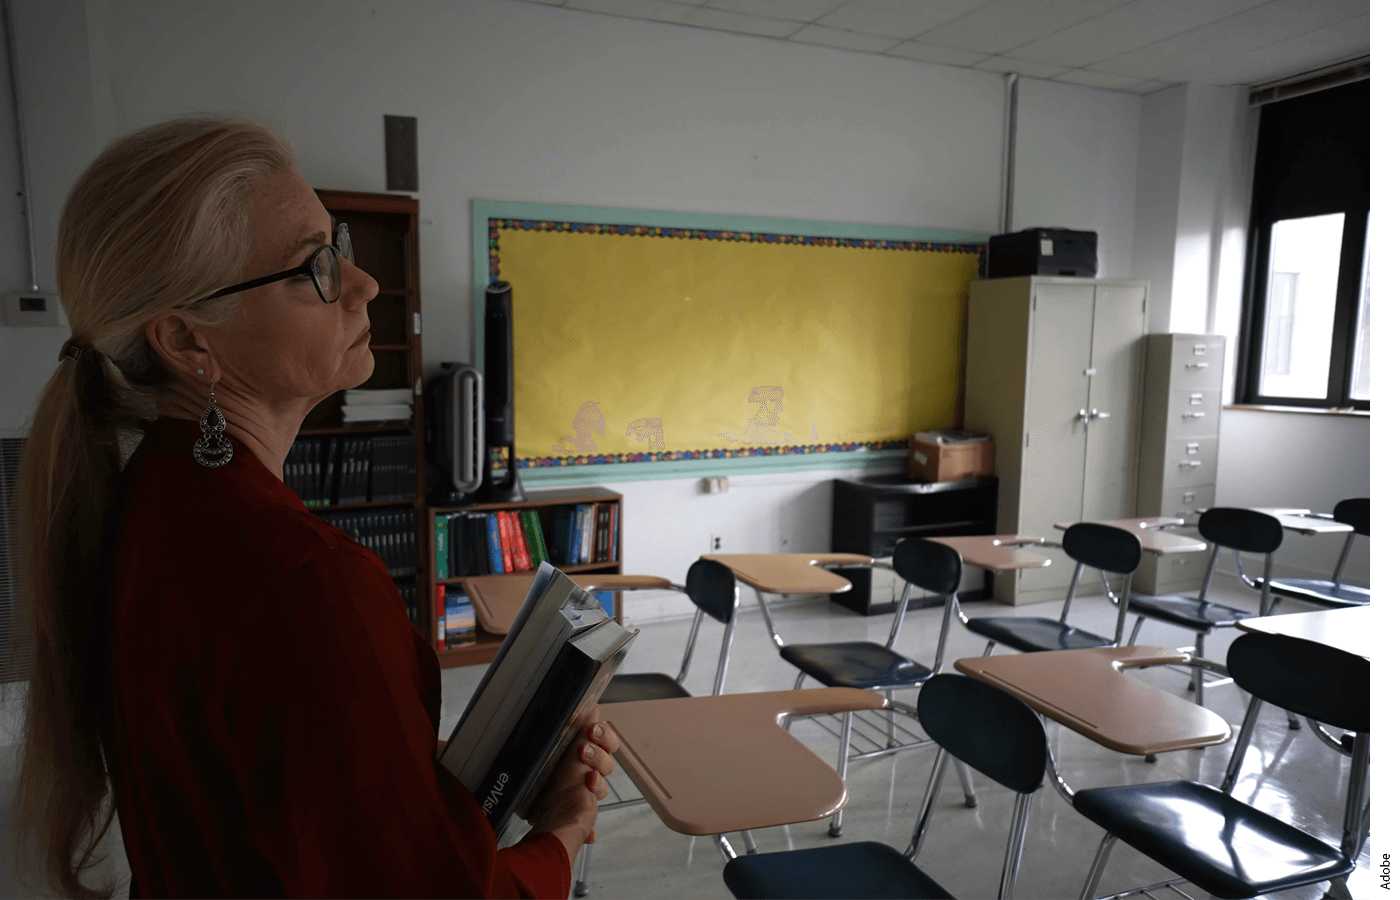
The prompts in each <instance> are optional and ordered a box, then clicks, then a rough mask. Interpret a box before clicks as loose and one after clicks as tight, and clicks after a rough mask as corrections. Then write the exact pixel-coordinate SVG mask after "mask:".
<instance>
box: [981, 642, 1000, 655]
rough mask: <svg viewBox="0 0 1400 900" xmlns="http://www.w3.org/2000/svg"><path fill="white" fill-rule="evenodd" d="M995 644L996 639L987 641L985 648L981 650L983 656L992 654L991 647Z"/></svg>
mask: <svg viewBox="0 0 1400 900" xmlns="http://www.w3.org/2000/svg"><path fill="white" fill-rule="evenodd" d="M996 645H997V642H996V641H987V649H985V650H983V651H982V655H983V656H991V655H992V648H993V647H995V646H996Z"/></svg>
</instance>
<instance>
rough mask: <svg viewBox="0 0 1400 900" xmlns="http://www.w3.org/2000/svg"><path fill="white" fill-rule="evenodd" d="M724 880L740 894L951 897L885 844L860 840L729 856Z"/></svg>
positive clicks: (915, 866)
mask: <svg viewBox="0 0 1400 900" xmlns="http://www.w3.org/2000/svg"><path fill="white" fill-rule="evenodd" d="M724 883H725V886H726V887H728V888H729V890H730V892H731V893H733V894H734V896H735V897H739V898H754V900H757V898H780V897H792V898H813V900H815V898H837V897H852V898H854V897H870V898H876V897H880V898H887V897H888V898H895V897H934V898H939V900H952V897H953V895H952V894H950V893H948V892H947V891H946V890H944V889H943V887H942V886H941V885H939V883H938V882H936V881H934V880H933V879H932V878H930V877H928V876H927V875H925V874H924V872H923V870H922V869H920V868H919V867H918V866H917V865H915V864H914V863H912V862H910V861H909V860H908V859H907V858H905V857H904V856H903V855H901V854H900V852H899V851H898V850H896V849H894V848H893V847H891V846H889V845H887V844H880V843H876V842H874V841H862V842H859V843H852V844H835V845H833V846H830V847H814V848H812V849H810V850H788V851H786V852H782V853H760V854H756V855H754V856H741V857H739V858H738V859H733V860H730V861H729V863H728V864H726V865H725V867H724Z"/></svg>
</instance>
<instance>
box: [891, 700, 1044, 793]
mask: <svg viewBox="0 0 1400 900" xmlns="http://www.w3.org/2000/svg"><path fill="white" fill-rule="evenodd" d="M919 722H920V723H921V724H922V725H923V726H924V730H925V731H927V732H928V736H929V737H931V738H933V740H934V741H935V742H936V743H937V744H938V745H939V746H940V747H942V748H943V749H945V750H947V751H948V752H949V753H951V754H953V756H955V757H957V758H958V759H960V760H962V761H963V762H965V763H967V764H968V765H969V766H972V767H973V768H974V769H976V770H977V771H979V772H981V773H982V774H983V775H986V776H987V777H988V778H991V779H993V780H994V781H996V782H998V783H999V784H1001V785H1003V786H1005V787H1008V788H1010V789H1011V790H1013V791H1018V792H1019V793H1022V794H1029V793H1030V792H1031V791H1034V790H1036V789H1037V788H1039V787H1040V785H1041V783H1042V782H1043V780H1044V777H1045V761H1046V756H1047V753H1048V751H1047V750H1046V743H1045V726H1044V725H1043V724H1041V721H1040V718H1039V717H1038V716H1037V715H1036V714H1035V713H1034V712H1032V711H1031V708H1030V707H1029V706H1027V705H1026V704H1024V703H1022V702H1021V701H1020V700H1017V699H1016V698H1015V697H1013V696H1011V695H1010V694H1008V693H1006V692H1005V691H1003V690H1002V689H1001V688H998V687H993V686H992V685H990V684H987V683H985V682H982V681H978V680H976V679H974V678H968V677H967V676H965V675H953V674H951V673H945V674H943V675H935V676H933V678H931V679H929V681H928V682H926V683H925V684H924V686H923V688H922V689H921V690H920V691H919Z"/></svg>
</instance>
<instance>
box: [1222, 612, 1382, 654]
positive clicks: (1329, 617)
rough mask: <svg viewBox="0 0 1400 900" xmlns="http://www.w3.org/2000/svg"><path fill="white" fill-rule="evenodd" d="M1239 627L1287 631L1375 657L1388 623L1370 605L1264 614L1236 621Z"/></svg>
mask: <svg viewBox="0 0 1400 900" xmlns="http://www.w3.org/2000/svg"><path fill="white" fill-rule="evenodd" d="M1235 627H1236V628H1238V629H1240V630H1241V631H1257V632H1264V633H1266V634H1286V635H1288V636H1289V637H1296V638H1302V639H1304V640H1308V641H1313V642H1315V643H1318V644H1326V645H1328V646H1329V647H1336V648H1337V649H1338V650H1344V651H1346V652H1347V653H1351V654H1355V655H1356V656H1360V657H1363V658H1365V659H1371V658H1373V653H1374V650H1375V648H1376V642H1377V640H1379V638H1380V636H1381V635H1383V634H1384V633H1385V623H1384V622H1383V621H1382V619H1381V616H1380V615H1378V614H1377V613H1376V611H1375V609H1374V607H1370V606H1353V607H1350V608H1348V609H1318V610H1313V611H1310V612H1300V613H1289V614H1287V615H1283V616H1260V617H1258V618H1254V619H1241V620H1239V621H1238V622H1236V623H1235Z"/></svg>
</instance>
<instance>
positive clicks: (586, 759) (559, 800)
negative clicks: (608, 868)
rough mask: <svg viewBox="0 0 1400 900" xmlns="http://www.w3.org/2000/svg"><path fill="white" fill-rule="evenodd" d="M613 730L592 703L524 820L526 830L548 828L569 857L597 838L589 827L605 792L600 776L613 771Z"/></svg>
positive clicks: (543, 830)
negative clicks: (571, 741) (527, 826)
mask: <svg viewBox="0 0 1400 900" xmlns="http://www.w3.org/2000/svg"><path fill="white" fill-rule="evenodd" d="M617 747H618V740H617V734H616V732H614V731H613V730H612V728H611V727H610V726H609V725H607V724H606V723H604V722H601V721H599V717H598V708H597V707H596V706H595V707H594V708H593V709H592V710H590V711H589V714H588V715H587V716H586V717H585V718H584V720H583V727H582V728H580V729H579V735H578V737H577V738H576V739H575V740H574V742H573V744H571V745H570V747H569V749H568V750H567V751H565V754H564V757H563V758H562V759H560V761H559V764H558V765H557V766H555V768H554V772H553V774H552V775H551V776H550V780H549V783H548V784H547V785H546V786H545V789H544V790H543V791H542V792H541V793H540V795H539V797H538V798H537V799H536V800H535V803H534V806H533V807H532V808H531V809H530V810H529V814H528V815H527V816H526V821H527V822H529V823H530V824H531V825H533V826H534V829H533V830H532V831H531V832H530V833H531V834H532V835H533V834H538V833H541V832H545V831H548V832H552V833H553V834H554V836H555V837H557V838H559V840H560V842H562V843H563V844H564V849H565V850H566V851H568V854H569V858H570V859H573V858H574V857H575V856H577V855H578V851H579V849H580V848H582V847H583V845H584V844H591V843H593V842H594V841H596V840H597V839H598V836H597V833H596V832H595V831H594V830H593V826H594V823H595V822H596V821H597V819H598V803H599V801H601V800H604V799H606V798H607V796H608V783H607V782H606V781H604V779H605V778H606V777H607V776H608V775H611V774H612V773H613V769H614V768H615V767H616V765H617V764H616V762H614V760H613V756H612V754H613V752H614V751H615V750H617Z"/></svg>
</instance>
